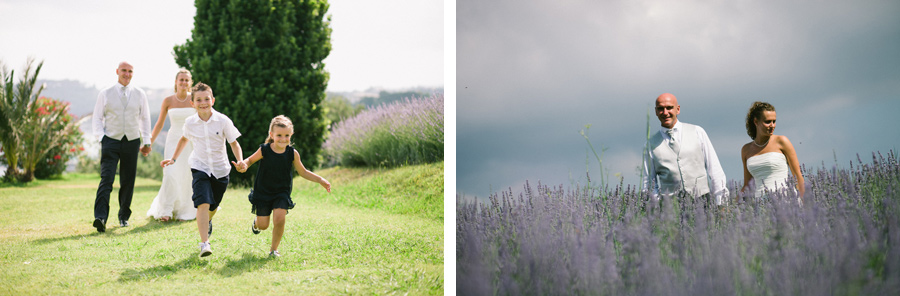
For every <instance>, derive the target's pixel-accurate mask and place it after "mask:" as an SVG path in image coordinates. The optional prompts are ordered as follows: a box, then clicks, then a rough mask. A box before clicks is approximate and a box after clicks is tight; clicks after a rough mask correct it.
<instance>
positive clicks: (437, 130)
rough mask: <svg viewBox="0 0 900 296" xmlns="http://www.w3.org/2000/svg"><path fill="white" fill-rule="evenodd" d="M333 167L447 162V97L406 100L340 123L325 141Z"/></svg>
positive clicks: (378, 107) (326, 150) (435, 96)
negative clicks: (445, 159) (445, 131)
mask: <svg viewBox="0 0 900 296" xmlns="http://www.w3.org/2000/svg"><path fill="white" fill-rule="evenodd" d="M324 151H325V155H326V158H327V161H328V163H329V164H331V165H337V164H340V165H345V166H388V167H391V166H399V165H406V164H420V163H429V162H436V161H441V160H443V159H444V95H443V94H434V95H432V96H431V97H428V98H415V97H414V98H407V99H405V100H402V101H397V102H393V103H390V104H382V105H379V106H377V107H375V108H371V109H368V110H366V111H363V112H361V113H359V114H358V115H356V116H355V117H352V118H349V119H345V120H343V121H341V122H340V123H338V124H337V125H336V126H335V127H334V129H333V131H332V133H331V137H330V138H329V139H328V140H327V141H325V145H324Z"/></svg>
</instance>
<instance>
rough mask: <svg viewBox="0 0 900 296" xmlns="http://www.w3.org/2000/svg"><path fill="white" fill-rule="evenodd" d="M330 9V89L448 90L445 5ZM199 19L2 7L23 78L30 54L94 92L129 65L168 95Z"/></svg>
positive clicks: (345, 1)
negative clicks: (180, 48)
mask: <svg viewBox="0 0 900 296" xmlns="http://www.w3.org/2000/svg"><path fill="white" fill-rule="evenodd" d="M329 2H331V3H330V8H329V10H328V14H330V15H331V16H332V23H331V24H332V29H333V30H332V35H331V38H332V40H331V43H332V47H333V50H332V51H331V54H330V55H329V57H328V58H326V59H325V65H326V69H327V70H328V71H329V72H330V73H331V80H330V82H329V85H328V90H329V91H354V90H365V89H367V88H369V87H383V88H388V89H399V88H409V87H419V86H422V87H441V86H443V80H444V77H443V75H444V70H443V64H444V60H443V50H444V45H443V43H444V39H443V38H444V37H443V19H444V11H443V10H444V9H443V8H444V7H443V5H444V4H443V1H414V0H384V1H364V0H341V1H329ZM195 12H196V9H195V8H194V2H193V1H183V0H159V1H151V2H146V1H116V0H99V1H63V0H28V1H23V0H0V40H3V42H0V60H2V61H3V62H4V63H5V64H6V65H7V67H8V68H9V69H12V70H17V71H18V70H20V69H22V67H23V66H24V65H25V61H26V60H27V58H28V56H34V57H35V58H37V59H38V60H44V68H43V69H42V70H41V75H40V78H42V79H50V80H62V79H72V80H79V81H82V82H85V83H87V84H88V85H93V86H97V87H105V86H108V85H111V84H113V83H115V81H116V76H115V69H116V66H117V65H118V64H119V61H122V60H128V61H129V62H131V64H132V65H134V66H135V78H134V80H133V83H134V84H136V85H137V86H141V87H149V88H169V87H171V86H172V85H173V81H174V79H175V78H174V77H175V73H176V72H177V70H178V66H177V65H176V64H175V61H174V59H173V58H172V55H171V53H172V48H173V47H174V46H175V45H176V44H183V43H184V42H185V40H187V39H188V38H190V37H191V29H193V27H194V19H193V18H194V14H195ZM114 42H115V43H124V44H127V49H123V48H121V47H120V46H119V45H110V44H111V43H114ZM123 47H124V46H123Z"/></svg>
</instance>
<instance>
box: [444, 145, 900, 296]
mask: <svg viewBox="0 0 900 296" xmlns="http://www.w3.org/2000/svg"><path fill="white" fill-rule="evenodd" d="M802 171H803V173H804V176H805V179H806V181H807V184H808V188H807V190H806V191H807V193H806V196H805V197H804V203H803V205H802V206H799V205H798V203H797V196H796V194H797V193H795V192H794V191H782V192H776V193H775V194H773V195H772V196H770V197H769V198H767V199H764V200H757V199H753V198H748V197H739V196H737V195H739V193H736V192H738V189H739V188H738V185H739V184H734V183H732V184H731V185H730V187H731V188H730V189H731V192H735V193H734V194H733V196H732V197H733V198H735V199H739V200H741V201H739V202H732V203H730V204H728V205H725V206H722V207H717V206H716V205H709V204H706V203H704V202H702V201H699V200H695V199H692V198H690V197H685V196H681V197H679V198H672V199H665V200H661V201H658V202H657V201H652V200H650V199H649V198H648V196H647V195H646V194H641V193H639V190H636V188H633V187H630V186H627V187H624V188H622V187H621V186H619V187H616V188H615V189H612V190H605V192H600V191H598V190H596V188H594V189H591V188H590V187H579V186H575V187H576V189H574V190H573V189H570V190H565V189H563V188H562V186H558V187H548V186H544V185H541V184H538V185H537V187H536V189H533V188H532V187H531V185H529V184H527V183H526V184H525V186H524V192H523V193H521V194H519V195H518V196H514V195H513V194H512V193H511V192H512V191H511V190H510V191H506V192H502V193H501V194H500V195H497V194H494V195H492V196H490V203H489V204H486V203H481V202H474V201H461V199H459V198H458V200H459V201H458V203H457V231H456V239H457V250H456V254H457V258H456V259H457V275H456V278H457V291H458V293H459V294H460V295H520V294H537V295H581V294H588V295H847V294H851V295H898V293H900V224H898V222H900V221H898V217H900V192H898V189H900V164H898V161H897V157H896V156H895V155H894V153H893V152H891V153H889V155H888V157H887V158H886V159H885V158H884V157H883V156H881V154H880V153H879V154H877V155H873V160H872V162H871V163H868V164H863V163H862V161H859V163H858V164H856V165H853V164H852V163H851V166H850V169H838V168H830V169H829V168H824V167H822V168H819V169H817V170H816V172H815V173H811V172H810V171H808V170H807V169H806V168H805V167H804V168H803V169H802Z"/></svg>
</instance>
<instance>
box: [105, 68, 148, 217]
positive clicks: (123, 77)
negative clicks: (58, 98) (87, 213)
mask: <svg viewBox="0 0 900 296" xmlns="http://www.w3.org/2000/svg"><path fill="white" fill-rule="evenodd" d="M133 74H134V67H133V66H131V64H129V63H128V62H121V63H119V67H118V68H116V75H117V76H118V77H119V79H118V80H119V82H118V83H116V84H115V85H113V86H110V87H108V88H106V89H104V90H101V91H100V95H98V96H97V103H96V104H95V105H94V114H93V116H92V120H91V121H92V122H91V123H92V124H93V133H94V136H95V137H97V141H99V142H100V146H101V149H100V185H99V186H98V187H97V197H96V198H95V199H94V224H93V226H94V227H95V228H97V231H98V232H105V231H106V219H107V218H108V216H109V194H110V192H112V183H113V181H114V180H115V179H116V167H117V166H119V162H120V160H121V166H119V213H118V218H119V226H122V227H127V226H128V218H130V217H131V197H132V195H133V194H134V178H135V175H136V174H137V158H138V151H140V152H141V153H143V154H144V156H147V154H149V153H150V128H151V126H150V106H149V104H148V102H147V94H146V93H144V90H142V89H140V88H137V87H134V86H131V77H132V75H133ZM142 142H143V143H144V145H143V147H142V145H141V143H142Z"/></svg>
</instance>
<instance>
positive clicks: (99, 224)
mask: <svg viewBox="0 0 900 296" xmlns="http://www.w3.org/2000/svg"><path fill="white" fill-rule="evenodd" d="M94 227H96V228H97V232H106V221H103V219H100V218H97V219H94Z"/></svg>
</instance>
